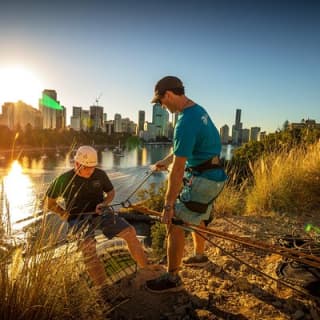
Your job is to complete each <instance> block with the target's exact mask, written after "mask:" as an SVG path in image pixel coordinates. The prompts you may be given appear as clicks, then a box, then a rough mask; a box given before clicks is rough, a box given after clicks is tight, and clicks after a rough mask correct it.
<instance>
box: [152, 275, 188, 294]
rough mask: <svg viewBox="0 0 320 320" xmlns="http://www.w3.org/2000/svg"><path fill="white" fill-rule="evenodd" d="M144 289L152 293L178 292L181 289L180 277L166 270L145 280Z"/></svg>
mask: <svg viewBox="0 0 320 320" xmlns="http://www.w3.org/2000/svg"><path fill="white" fill-rule="evenodd" d="M146 289H147V290H148V291H150V292H153V293H165V292H178V291H181V290H183V284H182V281H181V278H180V277H179V276H178V275H171V274H170V273H168V272H166V273H164V274H163V275H161V276H160V277H159V278H156V279H152V280H148V281H146Z"/></svg>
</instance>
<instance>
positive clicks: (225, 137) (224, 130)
mask: <svg viewBox="0 0 320 320" xmlns="http://www.w3.org/2000/svg"><path fill="white" fill-rule="evenodd" d="M220 137H221V143H222V144H228V143H229V126H228V125H226V124H225V125H224V126H222V127H221V128H220Z"/></svg>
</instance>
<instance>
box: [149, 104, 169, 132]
mask: <svg viewBox="0 0 320 320" xmlns="http://www.w3.org/2000/svg"><path fill="white" fill-rule="evenodd" d="M152 123H153V124H154V125H155V126H156V136H157V137H167V138H168V128H169V126H168V125H169V112H168V111H167V110H166V109H163V108H162V106H161V105H160V104H159V103H155V104H154V105H153V110H152Z"/></svg>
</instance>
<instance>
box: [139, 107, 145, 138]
mask: <svg viewBox="0 0 320 320" xmlns="http://www.w3.org/2000/svg"><path fill="white" fill-rule="evenodd" d="M145 121H146V113H145V111H143V110H139V113H138V128H137V134H138V135H139V132H140V131H143V130H144V122H145Z"/></svg>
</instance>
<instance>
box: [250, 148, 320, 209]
mask: <svg viewBox="0 0 320 320" xmlns="http://www.w3.org/2000/svg"><path fill="white" fill-rule="evenodd" d="M251 169H252V173H253V176H254V183H253V186H252V187H250V189H249V190H248V194H247V196H246V210H245V211H246V213H247V214H251V213H260V214H261V213H265V212H272V211H276V212H290V213H291V212H292V213H297V212H308V211H312V210H315V209H317V208H319V205H320V197H319V182H320V142H318V143H316V144H314V145H311V146H308V147H306V148H304V147H297V148H294V149H292V150H291V151H290V152H286V151H283V152H279V153H271V154H268V155H266V156H264V157H262V158H261V159H260V160H258V161H257V162H256V163H255V164H253V165H252V166H251Z"/></svg>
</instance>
